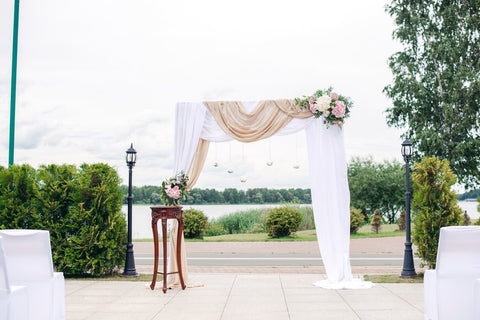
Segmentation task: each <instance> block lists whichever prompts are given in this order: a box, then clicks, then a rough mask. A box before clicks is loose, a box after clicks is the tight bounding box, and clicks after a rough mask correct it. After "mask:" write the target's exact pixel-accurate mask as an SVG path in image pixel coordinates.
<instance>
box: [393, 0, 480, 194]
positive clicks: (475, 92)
mask: <svg viewBox="0 0 480 320" xmlns="http://www.w3.org/2000/svg"><path fill="white" fill-rule="evenodd" d="M386 11H387V12H388V13H389V14H390V15H391V16H392V17H394V19H395V24H396V29H395V31H394V32H393V38H394V39H396V40H398V41H399V42H400V43H401V44H402V45H403V51H400V52H397V53H395V54H393V55H392V56H391V57H390V59H389V65H390V68H391V70H392V73H393V78H394V80H393V83H392V84H390V85H388V86H386V87H385V89H384V92H385V93H386V95H387V96H388V97H390V98H391V99H392V101H393V106H392V107H391V108H388V109H387V123H388V125H389V126H396V127H399V128H407V129H408V131H409V134H410V139H411V140H412V142H413V143H414V145H415V151H416V154H415V157H416V159H417V160H418V159H419V158H420V157H421V156H435V157H438V158H441V159H448V160H449V162H450V166H451V168H452V169H453V171H454V173H455V174H456V175H457V177H458V179H459V182H461V183H463V184H465V186H466V187H467V188H469V187H474V186H476V185H479V184H480V39H479V38H480V32H479V30H480V0H393V1H392V2H391V4H390V5H387V7H386Z"/></svg>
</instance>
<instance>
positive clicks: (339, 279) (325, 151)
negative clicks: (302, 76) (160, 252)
mask: <svg viewBox="0 0 480 320" xmlns="http://www.w3.org/2000/svg"><path fill="white" fill-rule="evenodd" d="M300 130H305V131H306V137H307V148H308V160H309V168H310V177H311V193H312V207H313V212H314V218H315V226H316V232H317V238H318V245H319V248H320V253H321V256H322V259H323V264H324V266H325V271H326V275H327V280H323V281H318V282H316V283H315V284H314V285H317V286H321V287H324V288H335V289H337V288H361V287H370V286H371V283H368V282H364V281H358V280H356V279H353V277H352V272H351V266H350V191H349V188H348V179H347V162H346V156H345V147H344V137H343V131H342V129H341V128H340V127H339V126H338V125H330V126H327V125H326V124H325V123H324V121H322V119H315V118H314V117H313V114H312V112H310V111H309V110H307V111H302V110H299V109H298V108H297V107H296V105H295V101H294V100H288V99H282V100H262V101H255V102H240V101H215V102H203V103H202V102H198V103H195V102H194V103H188V102H183V103H178V104H177V107H176V119H175V162H174V174H177V173H179V172H181V171H183V172H187V174H188V176H189V177H190V181H189V188H191V187H193V185H194V184H195V183H196V181H197V180H198V177H199V175H200V173H201V171H202V168H203V165H204V163H205V159H206V156H207V153H208V147H209V142H226V141H230V140H233V139H235V140H238V141H241V142H254V141H258V140H261V139H266V138H269V137H271V136H273V135H288V134H293V133H296V132H298V131H300ZM174 228H175V227H174ZM175 233H176V230H172V235H175ZM171 239H176V237H175V236H173V237H171ZM182 241H183V240H182ZM176 245H178V244H176V243H174V242H173V241H171V247H172V249H173V250H174V249H175V247H176ZM180 245H182V246H183V242H182V243H181V244H180ZM171 252H175V251H171ZM182 253H183V254H184V257H183V260H184V262H186V256H185V250H182ZM170 260H171V268H172V270H173V269H176V266H175V265H174V264H175V259H170ZM172 263H173V265H172ZM182 265H183V266H186V263H182ZM184 271H185V272H184V275H186V274H187V273H186V267H185V269H184Z"/></svg>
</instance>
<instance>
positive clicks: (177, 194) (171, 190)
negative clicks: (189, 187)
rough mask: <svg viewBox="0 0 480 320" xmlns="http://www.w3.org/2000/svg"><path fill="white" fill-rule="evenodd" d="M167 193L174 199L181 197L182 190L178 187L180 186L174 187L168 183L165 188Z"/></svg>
mask: <svg viewBox="0 0 480 320" xmlns="http://www.w3.org/2000/svg"><path fill="white" fill-rule="evenodd" d="M165 193H166V194H167V196H169V197H170V198H172V199H178V198H180V193H181V191H180V189H179V188H178V186H175V187H173V188H172V187H170V186H169V185H167V187H166V188H165Z"/></svg>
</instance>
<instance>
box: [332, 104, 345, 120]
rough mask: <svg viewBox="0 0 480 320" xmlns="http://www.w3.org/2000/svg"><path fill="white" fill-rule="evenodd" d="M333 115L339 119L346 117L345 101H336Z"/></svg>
mask: <svg viewBox="0 0 480 320" xmlns="http://www.w3.org/2000/svg"><path fill="white" fill-rule="evenodd" d="M332 113H333V115H334V116H335V117H337V118H343V116H345V104H344V103H343V101H335V107H333V110H332Z"/></svg>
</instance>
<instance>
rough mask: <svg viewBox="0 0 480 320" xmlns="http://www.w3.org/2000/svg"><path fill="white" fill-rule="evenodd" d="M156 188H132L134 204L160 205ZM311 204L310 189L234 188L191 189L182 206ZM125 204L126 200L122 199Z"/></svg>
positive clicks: (125, 191) (124, 189)
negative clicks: (219, 189) (221, 189)
mask: <svg viewBox="0 0 480 320" xmlns="http://www.w3.org/2000/svg"><path fill="white" fill-rule="evenodd" d="M159 189H160V187H158V186H142V187H136V186H133V187H132V197H133V203H134V204H152V205H159V204H162V201H161V199H160V194H159ZM121 190H122V192H123V194H124V195H125V197H126V196H127V192H128V188H127V186H125V185H123V186H122V187H121ZM282 202H295V203H307V204H309V203H311V195H310V189H300V188H296V189H293V188H291V189H278V190H277V189H268V188H253V189H248V190H246V191H245V190H237V189H235V188H226V189H225V190H224V191H218V190H215V189H198V188H193V189H192V190H191V191H190V193H189V194H188V196H187V198H186V199H185V200H183V201H182V204H190V205H191V204H223V203H226V204H248V203H253V204H263V203H282ZM123 203H124V204H127V199H126V198H125V199H124V202H123Z"/></svg>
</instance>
